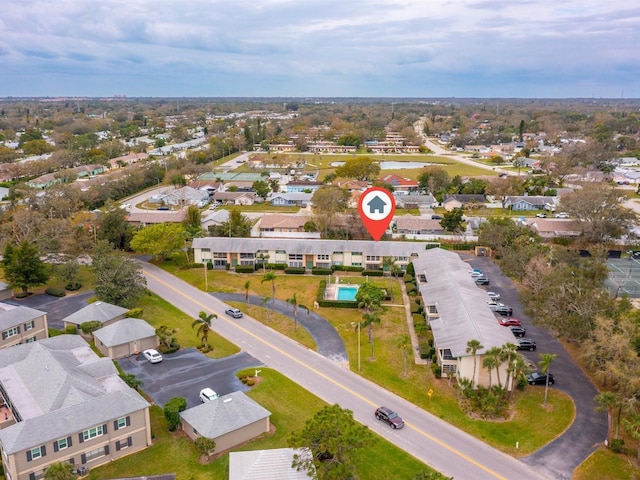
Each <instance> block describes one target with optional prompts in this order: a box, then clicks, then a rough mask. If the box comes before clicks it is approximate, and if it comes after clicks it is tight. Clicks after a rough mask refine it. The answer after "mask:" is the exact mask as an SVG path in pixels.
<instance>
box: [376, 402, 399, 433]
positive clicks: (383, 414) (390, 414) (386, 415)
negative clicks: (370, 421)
mask: <svg viewBox="0 0 640 480" xmlns="http://www.w3.org/2000/svg"><path fill="white" fill-rule="evenodd" d="M376 418H377V419H378V420H380V421H381V422H384V423H386V424H387V425H389V426H390V427H391V428H402V427H404V422H403V421H402V419H401V418H400V417H399V416H398V414H397V413H396V412H394V411H393V410H391V409H390V408H387V407H380V408H378V409H377V410H376Z"/></svg>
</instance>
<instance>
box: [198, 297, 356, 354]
mask: <svg viewBox="0 0 640 480" xmlns="http://www.w3.org/2000/svg"><path fill="white" fill-rule="evenodd" d="M211 295H213V296H214V297H216V298H218V299H220V300H222V301H223V302H228V301H232V302H243V303H244V299H245V296H244V294H242V293H212V294H211ZM249 303H250V304H251V305H260V304H261V303H262V297H259V296H257V295H249ZM269 308H270V309H271V310H275V311H276V312H278V313H280V314H282V315H286V316H287V317H289V318H291V319H292V320H293V307H292V306H291V305H290V304H288V303H287V302H285V301H283V300H275V301H273V302H272V301H271V300H270V301H269ZM298 323H299V324H300V326H302V327H303V328H304V329H305V330H306V331H307V332H309V335H311V336H312V337H313V340H314V341H315V342H316V348H317V350H318V353H319V354H320V355H322V356H324V357H327V358H328V359H329V360H331V361H334V362H336V363H338V364H341V365H345V366H348V365H349V362H348V358H347V350H346V349H345V348H344V342H343V341H342V337H340V335H339V334H338V332H336V329H335V328H333V325H331V324H330V323H329V321H328V320H327V319H325V318H324V317H321V316H320V315H318V314H317V313H315V312H313V311H311V310H309V311H306V310H304V309H302V308H298Z"/></svg>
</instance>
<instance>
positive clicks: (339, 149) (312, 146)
mask: <svg viewBox="0 0 640 480" xmlns="http://www.w3.org/2000/svg"><path fill="white" fill-rule="evenodd" d="M307 148H308V150H309V151H310V152H311V153H318V154H320V153H356V149H357V147H354V146H351V145H338V144H337V143H335V142H314V143H309V144H307Z"/></svg>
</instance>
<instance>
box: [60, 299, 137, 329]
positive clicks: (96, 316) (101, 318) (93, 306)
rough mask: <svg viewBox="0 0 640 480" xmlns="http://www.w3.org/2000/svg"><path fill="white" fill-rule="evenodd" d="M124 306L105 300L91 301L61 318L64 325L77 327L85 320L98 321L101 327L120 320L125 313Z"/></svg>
mask: <svg viewBox="0 0 640 480" xmlns="http://www.w3.org/2000/svg"><path fill="white" fill-rule="evenodd" d="M128 311H129V310H127V309H126V308H123V307H119V306H117V305H113V304H111V303H107V302H93V303H90V304H89V305H87V306H86V307H84V308H81V309H80V310H78V311H77V312H75V313H72V314H71V315H69V316H68V317H65V318H63V319H62V321H63V323H64V326H65V327H67V326H68V325H73V326H76V327H79V326H80V325H82V324H83V323H85V322H93V321H96V322H100V323H101V324H102V326H103V327H106V326H107V325H110V324H112V323H114V322H117V321H118V320H122V319H123V318H125V316H126V315H127V312H128Z"/></svg>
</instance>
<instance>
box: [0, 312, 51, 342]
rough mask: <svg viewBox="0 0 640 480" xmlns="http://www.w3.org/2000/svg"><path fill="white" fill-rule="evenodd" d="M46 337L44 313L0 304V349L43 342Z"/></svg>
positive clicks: (47, 332)
mask: <svg viewBox="0 0 640 480" xmlns="http://www.w3.org/2000/svg"><path fill="white" fill-rule="evenodd" d="M48 336H49V329H48V326H47V314H46V313H44V312H41V311H40V310H36V309H34V308H29V307H24V306H16V305H9V304H8V303H0V349H2V348H7V347H13V346H15V345H20V344H22V343H31V342H35V341H37V340H43V339H45V338H47V337H48Z"/></svg>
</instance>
